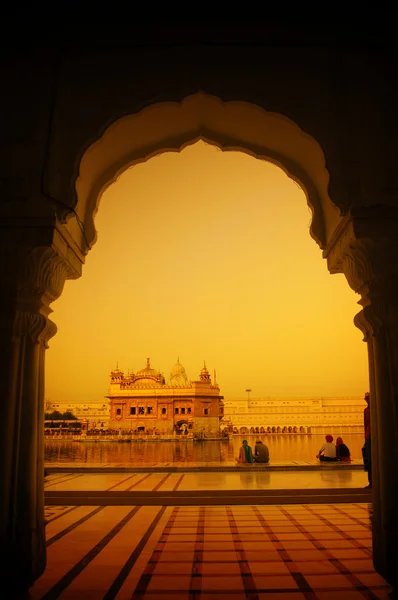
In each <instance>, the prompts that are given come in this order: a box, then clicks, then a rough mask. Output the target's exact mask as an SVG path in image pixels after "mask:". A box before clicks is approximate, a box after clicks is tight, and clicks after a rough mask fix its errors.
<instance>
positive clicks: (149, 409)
mask: <svg viewBox="0 0 398 600" xmlns="http://www.w3.org/2000/svg"><path fill="white" fill-rule="evenodd" d="M146 413H147V415H151V414H152V406H148V407H147V409H146Z"/></svg>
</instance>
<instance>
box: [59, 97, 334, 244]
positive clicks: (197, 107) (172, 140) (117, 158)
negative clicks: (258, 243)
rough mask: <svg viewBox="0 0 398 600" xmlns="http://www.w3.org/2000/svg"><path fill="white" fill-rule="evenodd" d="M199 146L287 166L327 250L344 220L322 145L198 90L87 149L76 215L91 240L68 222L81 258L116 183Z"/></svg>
mask: <svg viewBox="0 0 398 600" xmlns="http://www.w3.org/2000/svg"><path fill="white" fill-rule="evenodd" d="M198 140H203V141H205V142H207V143H210V144H214V145H216V146H218V147H219V148H221V149H222V150H224V151H228V150H235V151H236V150H240V151H242V152H245V153H247V154H250V155H251V156H254V157H256V158H263V159H266V160H268V161H270V162H272V163H274V164H276V165H278V166H279V167H281V168H282V169H283V171H285V172H286V173H287V174H288V175H289V177H291V178H292V179H294V180H295V181H297V182H298V183H299V184H300V186H302V187H303V189H304V191H305V194H306V197H307V201H308V204H309V206H310V208H311V210H312V223H311V227H310V231H311V235H312V237H313V238H314V239H315V240H316V242H317V243H318V244H319V246H320V247H321V248H325V246H326V244H327V241H328V240H329V239H330V237H331V235H332V233H333V231H334V230H335V228H336V226H337V224H338V223H339V221H340V219H341V214H340V210H339V209H338V208H337V206H336V205H335V204H333V202H332V201H331V199H330V197H329V192H328V185H329V174H328V172H327V170H326V166H325V158H324V154H323V152H322V149H321V147H320V146H319V144H318V143H317V142H316V140H314V139H313V138H312V137H311V136H310V135H308V134H306V133H305V132H304V131H302V130H301V129H300V128H299V127H298V126H297V125H296V124H295V123H293V121H291V120H289V119H288V118H286V117H285V116H283V115H280V114H276V113H272V112H267V111H265V110H263V109H262V108H260V107H258V106H256V105H254V104H250V103H248V102H222V101H221V100H220V99H219V98H216V97H214V96H210V95H208V94H205V93H203V92H199V93H197V94H194V95H192V96H188V97H187V98H185V99H184V100H183V101H182V102H181V103H175V102H164V103H159V104H154V105H152V106H150V107H148V108H146V109H144V110H142V111H141V112H139V113H137V114H132V115H129V116H127V117H123V118H122V119H119V120H118V121H116V122H115V123H113V124H112V125H111V126H110V127H108V128H107V129H106V131H105V132H104V134H103V135H102V136H101V138H100V139H99V140H97V141H96V142H94V143H93V144H92V145H91V146H90V147H89V148H88V149H87V150H86V152H85V153H84V155H83V157H82V159H81V162H80V168H79V176H78V178H77V180H76V194H77V205H76V212H77V214H78V215H79V217H80V220H81V222H82V223H83V224H84V230H85V238H86V239H85V240H82V239H81V237H82V236H81V233H82V232H81V230H79V228H78V226H77V223H76V221H75V219H70V220H69V222H68V223H67V224H66V228H67V229H68V230H69V231H70V233H71V234H72V236H74V237H76V236H77V239H80V241H81V242H84V243H82V251H83V253H86V252H87V251H88V248H87V245H89V247H90V248H91V247H92V245H93V244H94V243H95V241H96V231H95V226H94V217H95V215H96V213H97V210H98V206H99V202H100V199H101V196H102V194H103V192H104V191H105V189H106V188H107V187H108V186H109V185H110V184H111V183H113V182H114V181H116V179H117V178H118V177H119V176H120V175H121V174H122V173H123V172H124V171H125V170H126V169H128V168H129V167H131V166H133V165H134V164H137V163H140V162H143V161H146V160H149V159H150V158H151V157H153V156H156V155H157V154H159V153H160V152H179V151H181V150H182V149H183V148H184V147H185V146H187V145H189V144H193V143H195V142H197V141H198Z"/></svg>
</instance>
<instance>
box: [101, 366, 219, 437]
mask: <svg viewBox="0 0 398 600" xmlns="http://www.w3.org/2000/svg"><path fill="white" fill-rule="evenodd" d="M110 377H111V380H110V389H109V394H108V395H107V396H106V398H108V399H109V401H110V421H109V426H110V427H111V428H113V429H115V428H118V429H120V430H122V431H130V432H150V433H158V434H160V435H173V434H174V433H176V434H183V435H189V434H192V435H194V436H195V435H196V436H203V435H205V436H206V437H213V436H214V437H217V436H218V435H219V431H220V419H221V418H222V417H223V414H224V413H223V411H224V405H223V402H222V400H223V396H220V388H219V386H218V384H217V383H216V381H215V380H214V382H212V380H211V376H210V373H209V371H208V370H207V368H206V365H204V367H203V368H202V370H201V371H200V374H199V378H198V380H196V381H189V380H188V377H187V374H186V372H185V369H184V367H183V366H182V365H181V364H180V361H179V360H177V363H176V364H175V365H174V367H173V368H172V370H171V373H170V376H169V378H168V379H167V380H166V378H165V377H164V375H163V374H162V373H160V372H158V371H156V370H155V369H153V368H152V367H151V364H150V360H149V358H148V359H147V364H146V366H145V367H144V368H143V369H141V370H140V371H137V372H136V373H134V372H129V373H128V374H127V375H126V376H125V375H124V373H123V371H121V370H120V369H119V367H118V366H117V367H116V369H115V370H113V371H112V372H111V374H110ZM214 379H215V377H214Z"/></svg>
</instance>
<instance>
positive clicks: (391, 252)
mask: <svg viewBox="0 0 398 600" xmlns="http://www.w3.org/2000/svg"><path fill="white" fill-rule="evenodd" d="M397 232H398V208H397V207H385V206H374V207H368V208H361V209H355V210H352V211H350V212H349V213H348V214H347V215H345V217H344V218H343V219H342V220H341V222H340V224H339V225H338V227H337V228H336V230H335V232H334V234H333V236H332V238H331V240H330V242H329V244H328V246H327V248H325V250H324V252H323V256H324V257H325V258H326V259H327V262H328V268H329V271H330V272H331V273H344V275H345V276H346V279H347V281H348V284H349V285H350V287H351V288H352V289H353V290H354V291H355V292H357V293H358V294H360V295H361V299H360V300H359V302H358V304H360V305H361V306H363V310H362V311H361V312H360V313H359V315H357V316H356V318H355V324H356V326H357V327H359V329H361V331H363V333H364V337H365V339H367V336H368V335H370V334H373V335H374V334H376V333H377V332H378V331H380V328H381V327H383V326H388V327H393V328H396V327H398V315H397V311H396V306H397V304H398V233H397Z"/></svg>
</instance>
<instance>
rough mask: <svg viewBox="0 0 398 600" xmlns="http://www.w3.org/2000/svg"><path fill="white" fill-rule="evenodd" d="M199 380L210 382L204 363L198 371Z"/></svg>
mask: <svg viewBox="0 0 398 600" xmlns="http://www.w3.org/2000/svg"><path fill="white" fill-rule="evenodd" d="M200 380H201V381H207V382H209V383H211V379H210V373H209V371H208V370H207V367H206V363H204V366H203V368H202V369H201V371H200Z"/></svg>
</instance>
